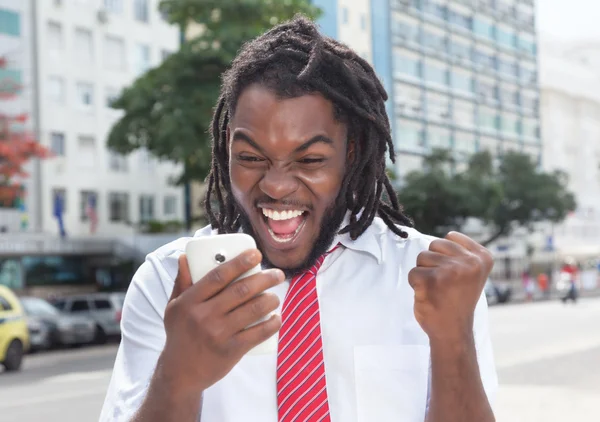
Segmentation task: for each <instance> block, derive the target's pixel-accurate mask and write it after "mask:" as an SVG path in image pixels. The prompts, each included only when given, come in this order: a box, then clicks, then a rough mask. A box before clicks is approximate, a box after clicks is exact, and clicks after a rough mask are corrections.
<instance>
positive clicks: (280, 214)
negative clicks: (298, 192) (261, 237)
mask: <svg viewBox="0 0 600 422" xmlns="http://www.w3.org/2000/svg"><path fill="white" fill-rule="evenodd" d="M262 211H263V214H264V216H265V217H267V218H270V219H271V220H276V221H278V220H289V219H291V218H296V217H298V216H301V215H302V214H304V211H301V210H287V211H276V210H271V209H268V208H263V209H262Z"/></svg>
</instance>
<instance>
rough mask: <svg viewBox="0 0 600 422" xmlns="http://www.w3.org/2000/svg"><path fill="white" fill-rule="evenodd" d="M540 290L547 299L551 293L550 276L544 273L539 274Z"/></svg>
mask: <svg viewBox="0 0 600 422" xmlns="http://www.w3.org/2000/svg"><path fill="white" fill-rule="evenodd" d="M538 288H539V289H540V292H541V293H542V295H543V297H544V298H545V299H547V298H548V296H549V293H550V286H549V285H548V276H547V275H546V273H544V272H541V273H539V274H538Z"/></svg>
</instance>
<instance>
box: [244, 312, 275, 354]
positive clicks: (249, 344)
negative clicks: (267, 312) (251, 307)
mask: <svg viewBox="0 0 600 422" xmlns="http://www.w3.org/2000/svg"><path fill="white" fill-rule="evenodd" d="M280 328H281V315H273V316H271V318H269V319H267V320H266V321H263V322H261V323H258V324H256V325H253V326H252V327H249V328H247V329H245V330H243V331H240V332H239V333H238V334H236V335H235V336H234V340H235V341H236V342H237V343H238V344H240V345H241V348H242V350H243V351H244V354H246V353H247V352H248V351H249V350H250V349H252V348H253V347H255V346H258V345H259V344H260V343H262V342H263V341H265V340H267V339H268V338H270V337H271V336H273V335H274V334H275V333H277V332H278V331H279V329H280Z"/></svg>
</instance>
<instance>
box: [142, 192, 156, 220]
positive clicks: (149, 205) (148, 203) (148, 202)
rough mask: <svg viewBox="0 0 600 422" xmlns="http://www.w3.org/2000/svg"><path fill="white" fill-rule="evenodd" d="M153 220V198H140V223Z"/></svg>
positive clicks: (149, 196)
mask: <svg viewBox="0 0 600 422" xmlns="http://www.w3.org/2000/svg"><path fill="white" fill-rule="evenodd" d="M151 220H154V196H152V195H141V196H140V223H147V222H148V221H151Z"/></svg>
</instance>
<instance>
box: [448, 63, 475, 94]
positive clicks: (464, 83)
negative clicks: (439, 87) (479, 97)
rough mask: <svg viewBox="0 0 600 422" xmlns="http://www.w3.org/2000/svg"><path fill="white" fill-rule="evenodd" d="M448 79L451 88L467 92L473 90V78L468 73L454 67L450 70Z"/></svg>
mask: <svg viewBox="0 0 600 422" xmlns="http://www.w3.org/2000/svg"><path fill="white" fill-rule="evenodd" d="M450 79H451V83H452V88H454V89H455V90H457V91H464V92H469V93H472V92H473V80H472V79H471V77H470V76H469V75H468V74H466V73H464V72H460V71H459V70H457V69H455V70H454V71H452V73H451V77H450Z"/></svg>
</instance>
